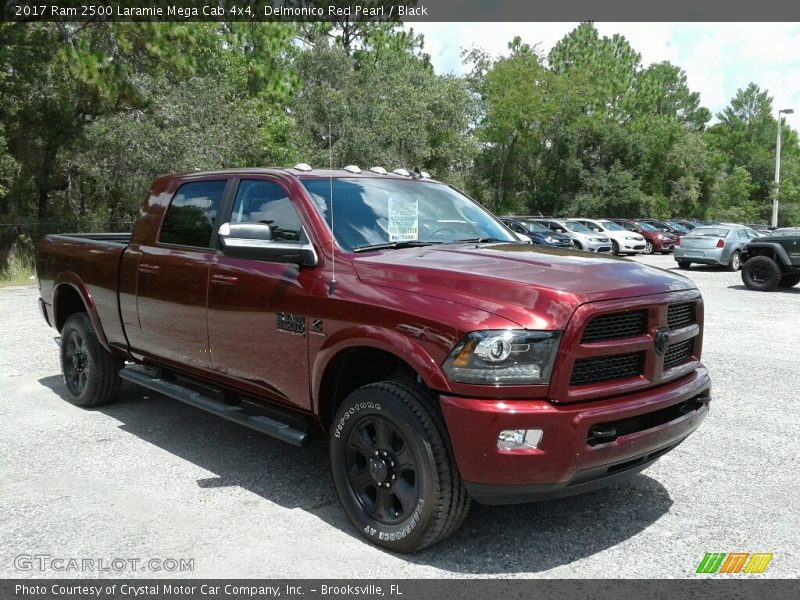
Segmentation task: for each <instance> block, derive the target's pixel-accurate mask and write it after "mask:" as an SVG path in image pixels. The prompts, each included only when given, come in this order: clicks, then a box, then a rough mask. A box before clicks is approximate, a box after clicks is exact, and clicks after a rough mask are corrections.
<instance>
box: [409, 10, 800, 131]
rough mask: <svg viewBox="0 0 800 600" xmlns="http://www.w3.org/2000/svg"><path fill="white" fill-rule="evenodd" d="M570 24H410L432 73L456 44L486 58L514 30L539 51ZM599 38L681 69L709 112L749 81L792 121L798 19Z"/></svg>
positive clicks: (455, 58)
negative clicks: (621, 39)
mask: <svg viewBox="0 0 800 600" xmlns="http://www.w3.org/2000/svg"><path fill="white" fill-rule="evenodd" d="M577 25H578V24H577V23H422V22H418V23H413V24H408V26H411V27H413V29H414V31H416V32H417V33H422V34H424V36H425V52H427V53H428V54H430V55H431V61H432V62H433V65H434V68H435V70H436V72H437V73H454V74H461V73H463V72H464V70H465V66H464V65H463V64H462V62H461V61H462V58H461V50H462V48H471V47H473V46H477V47H480V48H483V49H484V50H486V51H488V52H489V53H490V54H492V55H493V56H499V55H502V54H506V53H507V52H508V47H507V45H508V42H510V41H511V40H512V39H513V38H514V36H517V35H518V36H520V37H521V38H522V41H523V42H526V43H528V44H531V45H533V44H536V43H540V44H541V48H542V49H543V50H544V52H545V53H546V52H549V50H550V48H552V47H553V45H554V44H555V43H556V42H558V41H559V40H560V39H561V38H563V37H564V36H565V35H566V34H567V33H569V32H570V31H572V30H573V29H574V28H575V27H576V26H577ZM595 26H596V27H597V29H598V31H599V32H600V35H601V36H609V37H610V36H611V35H613V34H615V33H620V34H622V35H624V36H625V38H627V40H628V42H629V43H630V44H631V46H632V47H633V48H634V50H636V51H637V52H639V53H640V54H641V55H642V63H643V64H644V65H645V66H646V65H649V64H650V63H654V62H661V61H669V62H671V63H672V64H674V65H677V66H679V67H681V68H682V69H683V70H684V71H686V77H687V80H688V83H689V87H690V89H691V90H692V91H695V92H700V100H701V103H702V105H703V106H705V107H707V108H708V109H710V110H711V112H712V114H714V115H716V113H717V112H719V111H721V110H722V109H723V108H725V106H727V104H728V102H729V101H730V99H731V98H732V97H733V96H734V95H735V94H736V90H737V89H740V88H741V89H743V88H745V87H747V85H748V84H749V83H750V82H754V83H755V84H757V85H758V86H759V87H760V88H761V89H766V90H768V91H769V93H770V95H771V96H772V97H773V99H774V101H773V108H774V109H775V111H776V112H777V110H778V109H779V108H781V109H783V108H794V109H795V110H796V111H797V112H796V113H795V114H793V115H790V116H789V117H788V118H787V121H788V123H789V124H790V125H791V126H792V127H794V128H795V129H796V128H798V126H800V23H603V22H596V23H595Z"/></svg>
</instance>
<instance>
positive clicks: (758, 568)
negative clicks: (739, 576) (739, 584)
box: [697, 552, 772, 573]
mask: <svg viewBox="0 0 800 600" xmlns="http://www.w3.org/2000/svg"><path fill="white" fill-rule="evenodd" d="M771 560H772V553H771V552H753V553H752V554H750V553H749V552H731V553H725V552H706V555H705V556H704V557H703V560H701V561H700V564H699V565H698V567H697V572H698V573H763V572H764V571H766V569H767V565H768V564H769V563H770V561H771Z"/></svg>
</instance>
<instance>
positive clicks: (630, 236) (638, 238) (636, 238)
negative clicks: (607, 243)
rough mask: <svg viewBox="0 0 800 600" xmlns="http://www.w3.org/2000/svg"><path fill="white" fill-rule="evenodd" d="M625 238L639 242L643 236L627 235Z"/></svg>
mask: <svg viewBox="0 0 800 600" xmlns="http://www.w3.org/2000/svg"><path fill="white" fill-rule="evenodd" d="M625 239H626V240H633V241H634V242H637V241H639V240H640V239H642V238H640V237H639V236H638V235H626V236H625Z"/></svg>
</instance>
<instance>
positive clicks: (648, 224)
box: [639, 223, 659, 231]
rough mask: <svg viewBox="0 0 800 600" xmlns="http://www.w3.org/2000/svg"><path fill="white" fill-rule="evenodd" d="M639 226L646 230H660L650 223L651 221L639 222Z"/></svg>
mask: <svg viewBox="0 0 800 600" xmlns="http://www.w3.org/2000/svg"><path fill="white" fill-rule="evenodd" d="M639 227H641V228H642V229H644V230H645V231H659V230H658V229H656V228H655V227H653V226H652V225H650V223H639Z"/></svg>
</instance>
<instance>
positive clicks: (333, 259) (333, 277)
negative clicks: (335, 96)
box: [328, 123, 336, 296]
mask: <svg viewBox="0 0 800 600" xmlns="http://www.w3.org/2000/svg"><path fill="white" fill-rule="evenodd" d="M328 169H329V170H328V181H329V183H330V196H329V197H330V199H331V236H333V241H332V242H331V283H330V285H329V286H328V295H329V296H333V292H334V291H335V290H336V234H335V233H333V231H334V229H333V207H334V206H335V205H334V202H333V136H332V135H331V124H330V123H328Z"/></svg>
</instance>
